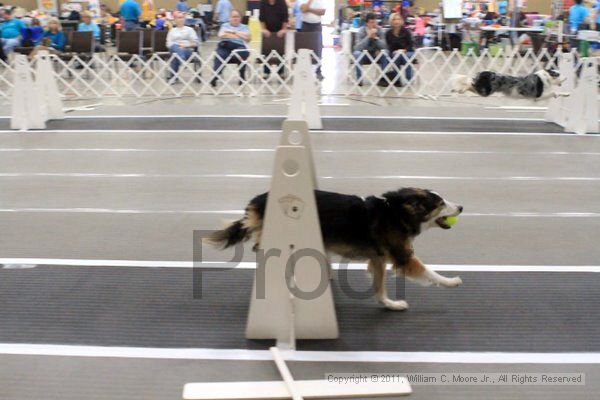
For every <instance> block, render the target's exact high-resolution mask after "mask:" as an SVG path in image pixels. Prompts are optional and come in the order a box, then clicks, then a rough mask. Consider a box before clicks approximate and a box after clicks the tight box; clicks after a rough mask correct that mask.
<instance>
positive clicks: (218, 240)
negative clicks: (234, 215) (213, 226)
mask: <svg viewBox="0 0 600 400" xmlns="http://www.w3.org/2000/svg"><path fill="white" fill-rule="evenodd" d="M249 233H250V232H249V231H248V229H247V228H246V227H245V226H244V220H243V219H240V220H237V221H234V222H232V223H231V224H229V225H228V226H227V227H225V229H221V230H219V231H215V232H213V233H212V234H210V235H209V236H208V237H207V238H206V240H207V241H208V242H209V243H210V244H212V245H213V246H217V247H221V248H223V249H226V248H227V247H231V246H233V245H235V244H237V243H239V242H241V241H244V240H248V238H249V236H250V235H249Z"/></svg>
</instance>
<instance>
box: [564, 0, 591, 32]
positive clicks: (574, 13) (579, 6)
mask: <svg viewBox="0 0 600 400" xmlns="http://www.w3.org/2000/svg"><path fill="white" fill-rule="evenodd" d="M589 17H590V10H589V9H588V8H587V7H586V6H585V5H584V4H583V0H575V4H573V5H572V6H571V8H569V28H571V33H573V34H574V33H577V31H578V30H579V27H580V25H581V24H583V23H586V22H589Z"/></svg>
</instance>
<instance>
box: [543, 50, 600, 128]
mask: <svg viewBox="0 0 600 400" xmlns="http://www.w3.org/2000/svg"><path fill="white" fill-rule="evenodd" d="M559 70H560V75H561V77H564V78H565V81H564V82H563V83H562V85H561V91H563V92H566V93H569V94H570V95H569V96H567V97H562V96H559V97H558V98H553V99H551V100H550V103H549V105H548V111H547V113H546V120H547V121H550V122H554V123H556V124H558V125H560V126H562V127H564V128H565V131H566V132H574V133H577V134H585V133H597V132H598V131H599V129H598V99H597V87H598V59H597V58H583V59H582V60H581V76H580V78H579V82H578V83H576V82H575V78H576V76H575V60H574V57H573V54H572V53H564V54H562V55H561V58H560V61H559Z"/></svg>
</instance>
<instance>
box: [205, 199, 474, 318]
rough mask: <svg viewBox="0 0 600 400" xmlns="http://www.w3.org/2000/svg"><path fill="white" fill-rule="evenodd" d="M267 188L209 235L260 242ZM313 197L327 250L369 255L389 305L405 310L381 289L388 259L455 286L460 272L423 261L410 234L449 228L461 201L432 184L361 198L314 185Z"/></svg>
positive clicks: (221, 241)
mask: <svg viewBox="0 0 600 400" xmlns="http://www.w3.org/2000/svg"><path fill="white" fill-rule="evenodd" d="M267 197H268V193H263V194H261V195H258V196H256V197H255V198H253V199H252V200H251V201H250V203H249V204H248V206H247V207H246V211H245V214H244V217H243V218H242V219H240V220H238V221H235V222H233V223H231V224H230V225H229V226H227V227H226V228H225V229H223V230H220V231H216V232H214V233H213V234H212V235H211V236H210V237H209V238H208V239H209V242H211V243H212V244H214V245H217V246H220V247H222V248H226V247H229V246H233V245H235V244H236V243H239V242H242V241H246V240H249V239H252V240H254V241H255V243H256V245H255V247H254V248H255V249H257V248H258V247H259V246H260V239H261V233H262V227H263V218H264V215H265V209H266V205H267ZM315 198H316V204H317V209H318V213H319V220H320V224H321V232H322V235H323V242H324V245H325V250H326V251H327V252H328V253H334V254H338V255H340V256H342V257H344V258H346V259H349V260H353V261H365V260H366V261H368V269H369V272H370V273H371V274H372V277H373V288H374V290H375V293H376V296H377V299H378V300H379V301H380V302H381V303H383V304H384V305H385V306H386V307H387V308H389V309H392V310H404V309H406V308H408V304H407V303H406V301H404V300H391V299H390V298H389V297H388V296H387V293H386V289H385V274H386V264H387V263H390V264H392V268H393V270H394V272H396V273H398V272H399V273H403V274H404V275H405V276H406V277H407V278H409V279H411V280H414V281H417V282H419V283H421V284H422V285H424V286H427V285H432V284H434V285H437V286H444V287H453V286H458V285H460V284H461V283H462V280H461V279H460V278H459V277H454V278H447V277H444V276H442V275H440V274H438V273H436V272H435V271H433V270H431V269H430V268H428V267H427V266H425V265H424V264H423V263H422V262H421V261H420V260H419V259H418V258H417V257H416V256H415V254H414V249H413V240H414V238H415V237H417V236H418V235H419V234H420V233H422V232H424V231H425V230H427V229H429V228H431V227H436V226H437V227H440V228H443V229H450V225H448V224H447V223H446V221H445V219H446V217H450V216H457V215H459V214H460V213H461V212H462V210H463V207H462V206H460V205H457V204H453V203H451V202H449V201H446V200H444V199H443V198H442V197H441V196H440V195H438V194H437V193H435V192H432V191H430V190H425V189H417V188H402V189H399V190H396V191H391V192H387V193H384V194H383V195H382V196H369V197H367V198H361V197H358V196H353V195H346V194H340V193H333V192H325V191H320V190H316V191H315Z"/></svg>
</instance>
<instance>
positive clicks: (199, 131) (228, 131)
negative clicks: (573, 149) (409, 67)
mask: <svg viewBox="0 0 600 400" xmlns="http://www.w3.org/2000/svg"><path fill="white" fill-rule="evenodd" d="M313 132H314V133H315V134H319V133H324V134H340V135H347V134H358V135H362V134H367V135H374V134H386V135H444V136H547V137H556V136H569V137H572V138H584V137H587V138H589V137H597V138H600V135H575V134H572V133H563V132H493V131H490V132H468V131H466V132H465V131H461V132H452V131H360V130H354V131H351V130H337V131H332V130H321V131H313ZM36 133H41V134H48V133H60V134H76V135H77V134H82V133H84V134H89V133H104V134H107V133H121V134H124V133H127V134H140V135H145V134H153V133H166V134H172V135H174V134H182V133H189V134H215V135H217V134H218V135H222V134H236V135H237V134H245V133H247V134H250V133H267V134H280V133H281V130H273V129H224V130H217V129H196V130H190V129H182V130H176V129H175V130H166V129H157V130H143V131H141V130H132V129H104V130H103V129H78V130H60V129H58V130H52V129H49V130H37V131H35V130H34V131H28V132H27V135H28V136H32V135H35V134H36ZM0 134H6V135H15V136H16V135H19V136H23V134H22V133H21V132H19V131H16V130H0ZM573 140H581V139H573ZM583 140H587V139H583Z"/></svg>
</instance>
